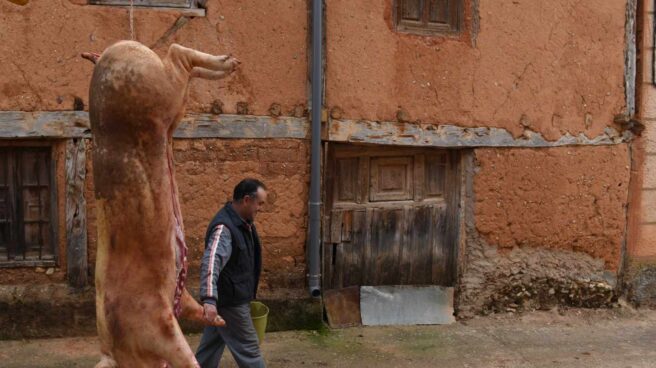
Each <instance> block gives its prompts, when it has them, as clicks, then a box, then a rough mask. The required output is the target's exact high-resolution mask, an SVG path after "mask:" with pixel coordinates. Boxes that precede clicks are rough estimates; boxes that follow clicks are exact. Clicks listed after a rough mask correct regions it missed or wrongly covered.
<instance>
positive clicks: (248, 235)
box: [205, 202, 262, 307]
mask: <svg viewBox="0 0 656 368" xmlns="http://www.w3.org/2000/svg"><path fill="white" fill-rule="evenodd" d="M219 224H222V225H224V226H226V227H227V228H228V230H230V235H231V237H232V253H231V254H230V259H229V260H228V263H227V264H226V265H225V267H224V268H223V269H222V270H220V273H219V282H218V284H217V306H221V307H223V306H236V305H239V304H244V303H248V302H250V301H251V300H253V299H255V297H256V294H257V285H258V283H259V281H260V272H261V270H262V249H261V246H260V238H259V237H258V236H257V231H256V230H255V225H253V224H250V225H249V224H248V223H246V222H245V221H244V220H242V219H241V217H239V215H238V214H237V212H235V210H234V209H233V208H232V204H231V203H230V202H228V203H226V205H225V206H223V208H222V209H221V210H220V211H219V212H218V213H217V214H216V216H214V219H212V221H211V222H210V225H209V226H208V228H207V233H206V234H205V248H207V247H208V246H209V244H208V243H209V239H210V235H211V234H212V230H213V229H214V228H215V227H216V226H217V225H219Z"/></svg>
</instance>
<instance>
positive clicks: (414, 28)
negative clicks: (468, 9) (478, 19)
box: [393, 0, 464, 36]
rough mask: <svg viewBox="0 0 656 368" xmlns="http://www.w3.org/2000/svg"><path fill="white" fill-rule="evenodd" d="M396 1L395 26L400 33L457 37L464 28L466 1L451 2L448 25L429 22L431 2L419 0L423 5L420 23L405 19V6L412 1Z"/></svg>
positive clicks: (452, 0)
mask: <svg viewBox="0 0 656 368" xmlns="http://www.w3.org/2000/svg"><path fill="white" fill-rule="evenodd" d="M393 1H394V6H393V9H394V17H393V18H394V25H395V28H396V30H397V31H398V32H402V33H412V34H418V35H425V36H439V35H455V34H459V33H460V31H461V28H462V23H463V22H462V18H463V2H464V0H449V4H448V6H449V15H448V22H447V23H437V22H429V21H428V17H429V16H430V15H429V13H430V10H429V4H430V1H429V0H417V1H420V4H421V14H420V20H419V21H413V20H409V19H403V18H402V17H401V14H402V13H403V5H404V3H405V2H406V1H411V0H393Z"/></svg>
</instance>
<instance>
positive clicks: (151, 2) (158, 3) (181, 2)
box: [89, 0, 192, 8]
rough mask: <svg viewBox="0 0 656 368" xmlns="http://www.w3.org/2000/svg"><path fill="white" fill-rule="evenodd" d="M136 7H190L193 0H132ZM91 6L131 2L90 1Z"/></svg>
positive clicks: (128, 2)
mask: <svg viewBox="0 0 656 368" xmlns="http://www.w3.org/2000/svg"><path fill="white" fill-rule="evenodd" d="M132 1H133V3H134V6H135V7H136V6H146V7H186V8H188V7H190V6H191V2H192V1H191V0H132ZM89 4H91V5H127V6H129V5H130V0H89Z"/></svg>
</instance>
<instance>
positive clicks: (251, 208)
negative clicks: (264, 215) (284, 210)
mask: <svg viewBox="0 0 656 368" xmlns="http://www.w3.org/2000/svg"><path fill="white" fill-rule="evenodd" d="M266 199H267V192H266V190H264V189H262V187H260V188H257V192H256V193H255V195H254V196H250V195H247V196H245V197H244V216H245V217H246V218H245V220H249V221H255V216H256V215H257V213H258V211H259V210H260V209H261V208H262V207H263V206H264V204H265V203H266Z"/></svg>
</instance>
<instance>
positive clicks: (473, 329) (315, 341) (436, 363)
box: [0, 307, 656, 368]
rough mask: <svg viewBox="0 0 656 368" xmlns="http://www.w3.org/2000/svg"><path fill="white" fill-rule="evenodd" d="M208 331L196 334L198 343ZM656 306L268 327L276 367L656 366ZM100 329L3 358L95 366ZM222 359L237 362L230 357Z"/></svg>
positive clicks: (12, 365)
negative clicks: (446, 321) (428, 322)
mask: <svg viewBox="0 0 656 368" xmlns="http://www.w3.org/2000/svg"><path fill="white" fill-rule="evenodd" d="M199 338H200V336H198V335H191V336H189V342H190V344H191V345H192V347H194V348H195V347H196V345H197V344H198V341H199ZM654 341H656V311H635V310H632V309H630V308H627V307H624V308H618V309H615V310H568V311H555V310H554V311H551V312H533V313H527V314H524V315H521V316H517V315H514V314H507V315H495V316H490V317H484V318H476V319H473V320H469V321H466V322H458V323H455V324H453V325H448V326H412V327H375V328H372V327H363V328H352V329H344V330H324V331H289V332H278V333H271V334H268V335H267V338H266V341H265V343H264V345H263V350H264V354H265V356H266V359H267V362H268V366H269V367H376V368H381V367H449V368H452V367H463V368H474V367H485V368H501V367H503V368H511V367H522V368H531V367H572V368H573V367H577V368H581V367H595V368H610V367H612V368H642V367H656V349H654V348H653V346H654V345H653V344H654ZM96 349H97V339H96V338H93V337H80V338H66V339H48V340H30V341H0V362H1V364H0V366H2V367H4V368H17V367H44V368H45V367H48V368H55V367H57V368H59V367H92V366H93V365H94V364H95V362H96V359H97V350H96ZM224 363H225V364H223V365H222V366H224V367H235V364H234V362H233V360H232V358H230V357H226V358H225V359H224Z"/></svg>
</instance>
